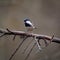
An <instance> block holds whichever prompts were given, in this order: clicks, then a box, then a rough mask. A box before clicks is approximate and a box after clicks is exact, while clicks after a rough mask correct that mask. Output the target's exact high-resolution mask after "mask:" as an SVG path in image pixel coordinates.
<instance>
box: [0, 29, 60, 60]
mask: <svg viewBox="0 0 60 60" xmlns="http://www.w3.org/2000/svg"><path fill="white" fill-rule="evenodd" d="M0 33H1V34H2V35H0V38H1V37H3V36H5V35H14V37H13V40H14V39H15V37H16V35H18V36H21V38H24V39H23V41H22V42H21V43H20V44H19V45H18V47H17V48H16V50H15V51H14V52H13V54H12V55H11V57H10V58H9V60H11V59H12V58H13V56H14V55H15V54H16V52H17V51H18V50H19V48H20V47H21V45H22V44H23V42H24V41H25V40H26V39H27V38H28V37H32V38H34V39H35V40H36V43H37V46H38V48H39V50H41V47H40V46H41V44H40V42H39V40H44V42H45V44H46V46H47V41H46V40H48V41H50V43H51V42H55V43H60V38H57V37H54V35H53V36H52V37H51V36H47V35H41V34H34V33H27V32H24V31H14V30H9V29H6V30H4V29H0ZM36 43H35V44H34V45H33V47H32V48H31V50H30V51H29V53H28V55H27V57H26V58H25V60H27V59H28V57H29V55H30V53H31V51H32V50H33V48H34V46H35V45H36ZM27 48H28V46H27V47H26V49H27ZM26 49H25V50H26ZM24 52H25V51H24Z"/></svg>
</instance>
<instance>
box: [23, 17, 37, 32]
mask: <svg viewBox="0 0 60 60" xmlns="http://www.w3.org/2000/svg"><path fill="white" fill-rule="evenodd" d="M24 25H25V27H26V29H27V31H33V30H34V29H36V27H35V26H34V24H33V23H32V22H31V20H30V19H29V18H26V19H24Z"/></svg>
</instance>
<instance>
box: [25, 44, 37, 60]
mask: <svg viewBox="0 0 60 60" xmlns="http://www.w3.org/2000/svg"><path fill="white" fill-rule="evenodd" d="M35 45H36V43H34V45H33V46H32V48H31V49H30V51H29V53H28V54H27V56H26V58H25V60H27V59H28V57H29V56H30V54H31V52H32V50H33V48H34V47H35Z"/></svg>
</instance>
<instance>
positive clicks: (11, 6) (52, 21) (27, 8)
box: [0, 0, 60, 60]
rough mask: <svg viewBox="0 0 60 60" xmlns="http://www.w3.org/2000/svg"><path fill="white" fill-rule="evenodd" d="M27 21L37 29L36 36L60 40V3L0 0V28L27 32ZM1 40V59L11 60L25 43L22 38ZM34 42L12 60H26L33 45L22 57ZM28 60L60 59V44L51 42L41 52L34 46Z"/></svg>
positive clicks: (57, 0)
mask: <svg viewBox="0 0 60 60" xmlns="http://www.w3.org/2000/svg"><path fill="white" fill-rule="evenodd" d="M25 18H30V19H31V21H32V22H33V23H34V24H35V26H37V27H38V29H36V30H34V33H37V34H44V35H49V36H52V35H53V34H54V35H55V37H60V0H0V28H2V29H6V28H9V29H10V30H22V31H25V27H24V22H23V20H24V19H25ZM12 39H13V36H4V37H2V38H0V60H9V57H10V56H11V54H12V53H13V52H14V51H15V49H16V48H17V47H18V45H19V43H20V42H21V41H22V39H20V37H19V36H17V37H16V39H15V41H13V40H12ZM30 41H31V39H27V40H26V41H25V42H24V43H23V45H22V46H21V48H20V49H19V50H18V51H17V53H16V54H15V56H14V57H13V59H12V60H24V59H25V57H26V55H27V54H28V52H29V50H30V49H31V47H32V45H33V42H32V43H31V45H30V46H29V48H28V49H27V51H26V52H25V53H24V54H23V53H22V52H23V51H24V48H25V47H26V46H27V45H28V44H29V42H30ZM28 60H60V44H57V43H51V44H50V45H49V46H48V47H46V48H43V50H42V51H41V52H40V51H39V50H38V47H37V46H35V47H34V49H33V51H32V52H31V54H30V56H29V58H28Z"/></svg>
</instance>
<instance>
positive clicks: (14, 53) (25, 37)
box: [9, 36, 28, 60]
mask: <svg viewBox="0 0 60 60" xmlns="http://www.w3.org/2000/svg"><path fill="white" fill-rule="evenodd" d="M27 38H28V36H26V37H25V38H24V39H23V41H22V42H21V43H20V44H19V45H18V47H17V48H16V50H15V51H14V52H13V54H12V55H11V57H10V58H9V60H11V59H12V58H13V56H14V55H15V54H16V52H17V51H18V50H19V48H20V47H21V45H22V44H23V42H24V41H25V40H26V39H27Z"/></svg>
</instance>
